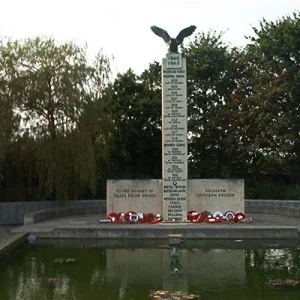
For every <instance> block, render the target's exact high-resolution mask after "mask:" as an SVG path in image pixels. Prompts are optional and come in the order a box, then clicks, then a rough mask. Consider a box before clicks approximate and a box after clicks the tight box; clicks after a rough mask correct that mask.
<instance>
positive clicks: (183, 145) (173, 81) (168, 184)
mask: <svg viewBox="0 0 300 300" xmlns="http://www.w3.org/2000/svg"><path fill="white" fill-rule="evenodd" d="M162 87H163V91H162V93H163V97H162V98H163V100H162V114H163V115H162V124H163V126H162V140H163V141H162V143H163V147H162V148H163V153H162V155H163V218H164V219H165V220H173V219H175V220H184V219H186V213H187V96H186V61H185V58H182V56H181V54H180V53H170V54H167V57H166V58H165V59H164V60H163V70H162Z"/></svg>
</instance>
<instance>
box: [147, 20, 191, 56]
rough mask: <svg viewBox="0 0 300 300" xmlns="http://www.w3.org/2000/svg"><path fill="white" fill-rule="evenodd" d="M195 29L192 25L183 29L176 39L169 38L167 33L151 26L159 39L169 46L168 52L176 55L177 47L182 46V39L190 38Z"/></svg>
mask: <svg viewBox="0 0 300 300" xmlns="http://www.w3.org/2000/svg"><path fill="white" fill-rule="evenodd" d="M195 29H196V26H194V25H192V26H189V27H187V28H185V29H182V30H181V31H180V32H179V34H178V35H177V37H176V38H175V39H174V38H171V37H170V36H169V34H168V32H167V31H165V30H164V29H162V28H159V27H157V26H151V30H152V31H153V32H154V33H155V34H156V35H158V36H159V37H161V38H162V39H163V40H164V41H165V42H166V43H167V44H168V45H169V52H170V53H177V52H178V45H180V44H182V42H183V40H184V38H186V37H188V36H190V35H191V34H192V33H193V32H194V31H195Z"/></svg>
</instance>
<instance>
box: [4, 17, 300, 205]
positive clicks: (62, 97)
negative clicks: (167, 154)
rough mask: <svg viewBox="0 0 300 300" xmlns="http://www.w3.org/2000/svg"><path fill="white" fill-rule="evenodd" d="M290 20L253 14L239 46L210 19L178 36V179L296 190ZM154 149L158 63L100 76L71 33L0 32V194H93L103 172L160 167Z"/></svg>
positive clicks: (298, 123) (298, 74)
mask: <svg viewBox="0 0 300 300" xmlns="http://www.w3.org/2000/svg"><path fill="white" fill-rule="evenodd" d="M299 20H300V13H299V12H298V13H293V14H291V15H290V16H285V17H282V18H280V19H278V20H276V21H267V20H265V19H263V20H262V21H261V22H260V24H259V26H258V27H253V34H252V35H250V36H249V37H247V44H246V45H245V46H244V47H241V48H237V47H232V46H231V45H228V44H226V43H225V42H224V41H223V35H224V33H222V32H221V33H217V32H215V31H213V30H211V31H209V32H199V33H198V34H196V35H195V37H194V38H193V39H192V40H190V42H189V43H187V44H186V46H184V47H182V53H183V55H185V56H186V57H187V67H188V149H189V157H188V158H189V177H190V178H213V177H217V178H236V177H239V178H245V179H246V196H247V197H248V198H252V197H253V198H254V197H256V198H257V197H260V198H274V197H276V198H278V197H279V198H282V199H283V198H290V199H297V198H299V197H300V188H299V186H297V184H299V181H300V175H299V174H300V157H299V155H300V154H299V153H300V139H299V135H300V101H299V99H300V40H299V37H300V21H299ZM161 156H162V155H161V65H160V64H159V63H158V62H153V63H151V64H149V67H148V68H147V69H146V70H144V72H142V74H135V72H134V71H133V70H131V69H129V70H128V71H127V72H125V73H122V74H117V75H116V77H115V78H114V79H113V80H112V78H111V74H110V63H109V60H108V58H107V57H106V56H105V55H104V54H103V53H102V52H100V53H99V54H98V55H97V56H96V57H95V59H94V61H92V62H90V60H89V59H88V58H87V55H86V48H85V47H83V48H82V47H78V46H76V45H75V44H74V43H71V42H68V43H64V44H58V43H57V42H56V41H55V40H53V39H47V38H36V39H28V40H25V41H12V40H6V41H1V42H0V192H1V199H4V200H6V201H9V200H22V201H23V200H28V199H32V200H40V199H57V200H65V199H76V198H83V197H89V198H90V197H101V198H104V197H105V182H106V179H107V178H115V179H116V178H137V179H138V178H161V174H162V170H161ZM262 183H267V184H264V185H263V184H262ZM278 183H280V184H278ZM10 191H13V193H10Z"/></svg>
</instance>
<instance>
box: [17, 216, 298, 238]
mask: <svg viewBox="0 0 300 300" xmlns="http://www.w3.org/2000/svg"><path fill="white" fill-rule="evenodd" d="M247 217H248V218H252V222H247V223H227V222H226V223H219V224H207V223H199V224H188V223H175V224H170V223H160V224H154V225H152V224H101V223H100V224H99V219H105V218H106V216H105V215H86V216H75V217H64V218H59V219H51V220H47V221H44V222H41V223H36V224H31V225H24V226H20V227H17V228H14V229H13V230H12V231H11V232H12V233H28V234H33V235H35V236H36V237H39V238H108V239H109V238H110V239H120V238H130V239H142V238H145V239H155V238H168V236H169V234H181V235H182V237H183V238H187V239H220V238H223V239H225V238H227V239H295V238H296V239H298V238H299V236H300V235H299V232H300V218H295V217H287V216H280V215H266V214H247Z"/></svg>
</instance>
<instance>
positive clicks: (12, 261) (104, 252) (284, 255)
mask: <svg viewBox="0 0 300 300" xmlns="http://www.w3.org/2000/svg"><path fill="white" fill-rule="evenodd" d="M298 280H300V246H299V245H298V243H297V241H282V240H280V241H267V242H266V241H262V240H259V241H256V240H252V241H243V240H218V241H214V240H211V241H209V240H204V241H203V240H201V241H191V240H188V241H186V240H185V241H184V243H183V246H182V248H177V247H171V248H170V246H169V245H168V241H167V240H166V241H162V240H153V241H143V240H139V241H130V240H123V241H120V240H109V241H103V240H40V241H36V242H34V243H32V244H25V245H24V246H23V247H21V248H20V249H18V250H16V251H14V252H13V253H11V255H9V256H8V257H6V258H5V259H4V260H2V261H1V262H0V299H1V300H48V299H53V300H54V299H57V300H58V299H59V300H66V299H68V300H69V299H70V300H71V299H72V300H85V299H87V300H96V299H97V300H99V299H108V300H146V299H157V300H160V299H170V300H171V299H174V300H181V299H230V300H232V299H272V300H274V299H300V285H298V283H297V281H298ZM282 284H283V286H281V285H282ZM278 285H280V286H278ZM298 286H299V287H298ZM166 291H167V292H166Z"/></svg>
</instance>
